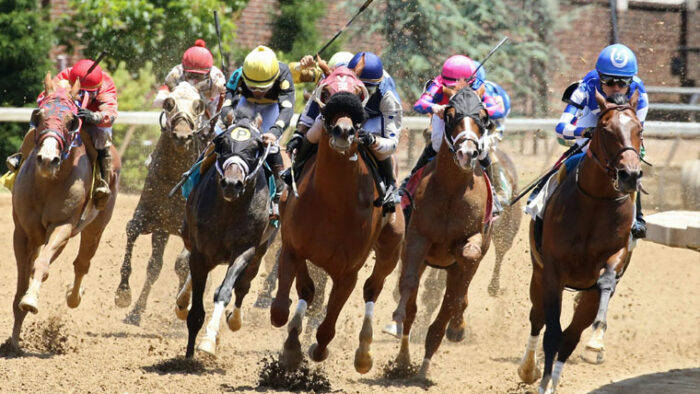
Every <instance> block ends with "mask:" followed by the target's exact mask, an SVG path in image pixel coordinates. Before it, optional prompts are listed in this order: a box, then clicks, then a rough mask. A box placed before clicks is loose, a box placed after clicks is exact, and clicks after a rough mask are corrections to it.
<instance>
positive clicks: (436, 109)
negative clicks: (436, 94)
mask: <svg viewBox="0 0 700 394" xmlns="http://www.w3.org/2000/svg"><path fill="white" fill-rule="evenodd" d="M432 108H433V113H434V114H435V115H437V116H439V117H441V118H442V117H443V116H444V115H445V106H444V105H440V104H433V107H432Z"/></svg>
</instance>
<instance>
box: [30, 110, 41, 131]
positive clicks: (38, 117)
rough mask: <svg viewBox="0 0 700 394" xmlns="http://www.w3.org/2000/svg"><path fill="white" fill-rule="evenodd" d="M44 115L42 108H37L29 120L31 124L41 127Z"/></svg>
mask: <svg viewBox="0 0 700 394" xmlns="http://www.w3.org/2000/svg"><path fill="white" fill-rule="evenodd" d="M43 115H44V113H43V112H42V110H41V108H35V109H34V111H32V116H31V117H30V118H29V122H31V124H33V125H34V126H35V127H36V126H38V125H39V122H40V121H41V117H42V116H43Z"/></svg>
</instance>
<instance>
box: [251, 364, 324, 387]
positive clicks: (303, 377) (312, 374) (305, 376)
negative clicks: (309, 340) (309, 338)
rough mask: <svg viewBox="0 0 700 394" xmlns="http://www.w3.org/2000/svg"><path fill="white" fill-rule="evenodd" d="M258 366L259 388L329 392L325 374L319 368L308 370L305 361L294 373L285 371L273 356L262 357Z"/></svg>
mask: <svg viewBox="0 0 700 394" xmlns="http://www.w3.org/2000/svg"><path fill="white" fill-rule="evenodd" d="M258 365H259V366H260V378H259V380H258V384H259V385H260V386H261V387H269V388H272V389H276V390H277V389H284V390H289V391H301V392H309V391H313V392H315V393H327V392H329V391H330V390H331V383H330V381H329V380H328V378H327V377H326V376H325V372H324V371H322V370H321V369H319V368H316V369H313V370H312V369H310V368H309V366H308V362H307V361H306V360H303V361H302V362H301V365H300V366H299V368H298V369H296V370H294V371H287V370H286V369H285V368H284V365H282V363H281V362H280V361H279V357H277V358H275V357H274V356H273V355H267V356H265V357H263V359H262V360H260V361H259V362H258Z"/></svg>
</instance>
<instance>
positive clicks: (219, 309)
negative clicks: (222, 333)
mask: <svg viewBox="0 0 700 394" xmlns="http://www.w3.org/2000/svg"><path fill="white" fill-rule="evenodd" d="M254 251H255V249H254V248H249V249H248V250H246V251H245V252H243V253H242V254H241V255H240V256H238V257H237V258H236V260H234V262H233V264H231V265H229V266H228V268H227V269H226V276H225V277H224V280H223V282H221V285H220V286H219V287H218V288H217V289H216V291H215V292H214V312H213V313H212V315H211V319H209V324H207V327H206V329H205V332H204V336H203V337H202V339H201V341H200V342H199V346H197V350H201V351H203V352H206V353H209V354H211V355H212V356H215V355H216V345H217V343H218V339H219V338H218V337H219V326H220V325H221V317H222V316H223V314H224V310H225V309H226V307H227V306H228V304H229V302H231V292H232V291H233V286H234V285H235V284H236V281H237V280H238V278H239V277H240V276H241V274H243V272H244V271H245V270H246V267H247V266H248V261H249V260H250V258H251V257H252V256H253V253H254Z"/></svg>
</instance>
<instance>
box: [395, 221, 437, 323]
mask: <svg viewBox="0 0 700 394" xmlns="http://www.w3.org/2000/svg"><path fill="white" fill-rule="evenodd" d="M429 246H430V245H429V244H428V240H427V239H426V238H425V237H423V236H422V235H420V234H418V233H417V232H409V234H408V236H407V237H406V242H405V247H404V250H403V255H402V256H401V257H402V258H401V276H400V278H401V279H400V280H399V292H400V293H401V299H400V300H399V303H398V305H397V306H396V309H395V310H394V313H393V319H394V322H395V324H396V330H395V331H394V332H396V336H398V333H399V332H402V333H403V335H404V336H407V335H408V333H409V331H407V330H406V329H405V328H404V327H403V323H404V319H405V318H406V308H407V305H408V300H409V299H410V298H411V297H415V296H417V293H418V287H419V286H420V276H421V275H422V274H423V270H424V269H425V268H424V267H423V265H424V264H423V262H424V261H425V257H426V256H427V254H428V247H429ZM384 331H385V332H390V331H391V330H389V328H388V327H386V328H385V329H384Z"/></svg>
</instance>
